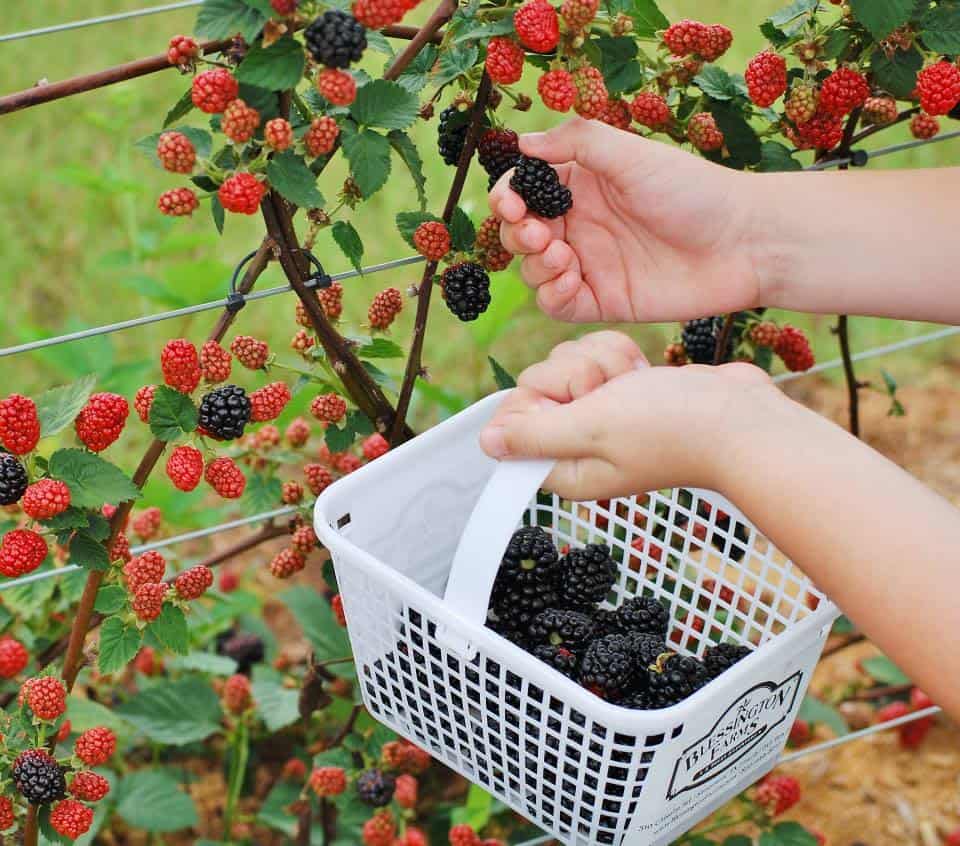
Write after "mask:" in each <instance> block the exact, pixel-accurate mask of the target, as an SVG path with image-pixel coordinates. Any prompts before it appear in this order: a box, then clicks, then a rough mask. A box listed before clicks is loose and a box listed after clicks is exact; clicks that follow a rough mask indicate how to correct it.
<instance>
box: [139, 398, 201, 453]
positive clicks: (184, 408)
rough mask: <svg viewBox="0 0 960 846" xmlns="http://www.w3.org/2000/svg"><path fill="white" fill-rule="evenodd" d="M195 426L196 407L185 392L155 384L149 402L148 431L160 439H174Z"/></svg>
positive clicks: (187, 433) (189, 431)
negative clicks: (151, 400)
mask: <svg viewBox="0 0 960 846" xmlns="http://www.w3.org/2000/svg"><path fill="white" fill-rule="evenodd" d="M196 428H197V407H196V406H195V405H194V404H193V400H192V399H190V397H188V396H187V395H186V394H181V393H180V392H179V391H175V390H174V389H173V388H170V387H168V386H167V385H157V387H156V390H155V391H154V394H153V402H152V403H151V404H150V431H151V432H153V434H154V436H155V437H156V438H158V439H159V440H161V441H175V440H176V439H177V438H179V437H180V436H181V435H189V434H190V433H191V432H193V431H195V430H196Z"/></svg>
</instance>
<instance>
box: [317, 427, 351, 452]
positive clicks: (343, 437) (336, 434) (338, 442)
mask: <svg viewBox="0 0 960 846" xmlns="http://www.w3.org/2000/svg"><path fill="white" fill-rule="evenodd" d="M356 439H357V433H356V432H355V431H354V430H353V428H352V427H350V426H349V425H347V426H344V427H343V428H342V429H341V428H340V427H339V426H328V427H327V430H326V431H325V432H324V433H323V440H324V443H326V445H327V447H328V448H329V449H330V452H344V451H345V450H348V449H350V447H351V446H353V442H354V441H355V440H356Z"/></svg>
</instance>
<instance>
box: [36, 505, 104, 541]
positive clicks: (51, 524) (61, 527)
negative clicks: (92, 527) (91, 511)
mask: <svg viewBox="0 0 960 846" xmlns="http://www.w3.org/2000/svg"><path fill="white" fill-rule="evenodd" d="M89 524H90V520H89V518H88V516H87V513H86V512H85V511H81V510H80V509H79V508H75V507H74V506H72V505H71V506H70V507H69V508H68V509H67V510H66V511H61V512H60V513H59V514H58V515H57V516H56V517H51V518H50V519H49V520H44V521H43V525H44V526H46V527H47V528H48V529H50V531H52V532H64V531H69V530H70V529H85V528H87V526H88V525H89ZM97 540H102V538H97Z"/></svg>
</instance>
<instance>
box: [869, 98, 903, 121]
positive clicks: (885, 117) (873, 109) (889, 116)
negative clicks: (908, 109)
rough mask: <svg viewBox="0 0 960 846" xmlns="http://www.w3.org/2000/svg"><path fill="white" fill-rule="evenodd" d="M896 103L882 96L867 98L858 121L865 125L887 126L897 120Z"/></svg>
mask: <svg viewBox="0 0 960 846" xmlns="http://www.w3.org/2000/svg"><path fill="white" fill-rule="evenodd" d="M898 114H899V112H898V110H897V101H896V100H894V99H893V97H890V96H889V95H886V94H884V95H883V96H882V97H869V98H867V102H866V103H864V104H863V112H862V113H861V114H860V120H861V122H862V123H864V124H866V125H873V126H888V125H890V124H891V123H893V122H894V121H895V120H896V119H897V115H898Z"/></svg>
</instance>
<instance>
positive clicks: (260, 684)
mask: <svg viewBox="0 0 960 846" xmlns="http://www.w3.org/2000/svg"><path fill="white" fill-rule="evenodd" d="M251 686H252V688H253V701H254V703H255V705H256V710H257V714H258V715H259V716H260V719H261V720H263V723H264V725H265V726H266V727H267V731H271V732H275V731H280V729H282V728H286V727H287V726H289V725H292V724H293V723H295V722H296V721H297V720H298V719H299V718H300V712H299V709H298V707H297V705H298V702H299V699H300V693H299V691H298V690H297V689H293V690H291V689H290V688H287V687H284V686H283V684H282V683H281V681H280V679H279V677H278V676H277V674H276V673H274V672H272V671H270V670H269V668H267V667H263V666H258V667H255V668H254V672H253V684H252V685H251Z"/></svg>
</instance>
